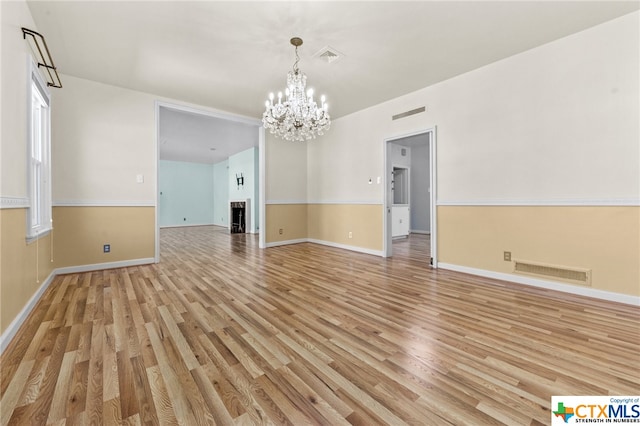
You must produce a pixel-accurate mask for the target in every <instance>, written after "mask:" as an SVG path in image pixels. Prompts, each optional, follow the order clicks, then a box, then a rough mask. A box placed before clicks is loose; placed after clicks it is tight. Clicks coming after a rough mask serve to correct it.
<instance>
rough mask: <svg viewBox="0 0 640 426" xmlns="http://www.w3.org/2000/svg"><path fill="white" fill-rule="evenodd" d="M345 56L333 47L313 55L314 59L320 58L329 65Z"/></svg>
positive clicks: (327, 47)
mask: <svg viewBox="0 0 640 426" xmlns="http://www.w3.org/2000/svg"><path fill="white" fill-rule="evenodd" d="M343 56H344V55H343V54H342V53H340V52H338V51H337V50H336V49H334V48H333V47H331V46H325V47H323V48H322V49H320V50H319V51H318V52H316V54H315V55H313V57H314V58H320V59H322V60H323V61H324V62H326V63H328V64H332V63H334V62H335V61H337V60H338V59H341V58H342V57H343Z"/></svg>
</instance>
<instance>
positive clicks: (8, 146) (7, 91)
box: [0, 1, 57, 199]
mask: <svg viewBox="0 0 640 426" xmlns="http://www.w3.org/2000/svg"><path fill="white" fill-rule="evenodd" d="M0 16H1V20H2V21H1V22H2V26H1V28H0V31H1V34H0V40H1V41H0V47H1V50H0V55H1V56H0V81H1V83H0V84H1V86H0V93H1V94H2V96H1V97H0V98H1V99H0V137H1V139H0V196H1V197H11V198H21V199H26V197H27V196H28V195H27V79H28V66H27V64H28V58H29V55H30V49H29V47H28V44H27V42H26V41H25V40H24V39H23V38H22V30H21V28H22V27H26V28H29V29H31V30H34V31H37V30H38V29H37V28H36V26H35V23H34V22H33V18H32V17H31V13H30V12H29V8H28V7H27V4H26V3H25V2H22V1H11V2H6V1H1V2H0ZM53 90H57V89H53Z"/></svg>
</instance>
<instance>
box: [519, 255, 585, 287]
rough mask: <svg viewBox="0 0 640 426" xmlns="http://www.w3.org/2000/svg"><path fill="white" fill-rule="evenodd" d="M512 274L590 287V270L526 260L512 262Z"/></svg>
mask: <svg viewBox="0 0 640 426" xmlns="http://www.w3.org/2000/svg"><path fill="white" fill-rule="evenodd" d="M513 272H515V273H517V274H526V275H532V276H536V277H539V278H554V279H560V280H562V281H567V282H570V283H572V284H581V285H586V286H591V270H590V269H582V268H572V267H571V268H570V267H566V266H558V265H548V264H544V263H536V262H529V261H526V260H514V262H513Z"/></svg>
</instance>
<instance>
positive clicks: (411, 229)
mask: <svg viewBox="0 0 640 426" xmlns="http://www.w3.org/2000/svg"><path fill="white" fill-rule="evenodd" d="M384 167H385V182H384V184H385V185H384V221H383V226H384V231H383V235H384V241H383V253H384V256H385V257H391V256H393V246H394V241H400V240H404V239H408V238H411V235H414V237H416V238H414V239H418V238H417V236H418V235H419V236H420V237H419V240H420V241H424V242H425V243H426V242H427V241H428V243H427V244H428V245H429V248H430V250H429V251H428V252H427V251H426V250H425V253H428V255H425V258H424V261H425V262H426V263H429V264H431V265H432V266H433V267H434V268H435V267H437V255H438V252H437V247H438V245H437V227H436V224H437V210H436V131H435V127H432V128H428V129H425V130H421V131H418V132H415V133H411V134H407V135H403V136H396V137H392V138H388V139H385V141H384Z"/></svg>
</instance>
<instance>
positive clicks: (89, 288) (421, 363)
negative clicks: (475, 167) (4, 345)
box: [0, 227, 640, 425]
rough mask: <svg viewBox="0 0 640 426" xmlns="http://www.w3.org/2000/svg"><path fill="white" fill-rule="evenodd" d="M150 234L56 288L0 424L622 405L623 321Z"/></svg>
mask: <svg viewBox="0 0 640 426" xmlns="http://www.w3.org/2000/svg"><path fill="white" fill-rule="evenodd" d="M427 238H428V237H425V236H412V237H411V238H410V239H409V240H408V241H404V242H396V243H394V249H395V251H394V254H395V256H394V257H393V258H391V259H386V260H385V259H382V258H378V257H375V256H369V255H364V254H358V253H353V252H347V251H343V250H339V249H334V248H329V247H323V246H319V245H314V244H298V245H294V246H283V247H275V248H271V249H268V250H260V249H258V248H257V237H256V236H253V235H240V234H235V235H229V234H228V233H226V232H225V231H224V230H223V229H222V228H216V227H197V228H175V229H163V230H162V231H161V247H162V259H161V260H162V261H161V263H159V264H157V265H148V266H141V267H131V268H122V269H112V270H105V271H98V272H92V273H83V274H70V275H64V276H59V277H57V278H56V279H55V281H54V282H53V283H52V284H51V286H50V288H49V289H48V290H47V292H46V294H45V295H44V296H43V298H42V300H41V301H40V302H39V304H38V306H37V308H36V309H35V310H34V312H33V313H32V315H31V316H30V317H29V319H28V321H27V322H26V323H25V324H24V326H23V327H22V328H21V330H20V331H19V333H18V334H17V336H16V338H15V339H14V340H13V341H12V343H11V344H10V346H9V348H8V349H7V350H6V351H5V353H4V354H3V356H2V358H1V359H0V363H1V366H0V369H1V380H0V395H1V398H2V399H1V402H0V423H1V424H2V425H6V424H12V425H23V424H54V425H63V424H67V425H71V424H81V425H85V424H97V425H99V424H127V425H133V424H136V425H137V424H185V425H198V424H223V425H233V424H239V425H244V424H278V425H280V424H283V425H285V424H291V425H305V424H323V425H339V424H359V425H378V424H389V425H401V424H414V425H448V424H453V425H467V424H468V425H494V424H507V425H540V424H549V423H550V411H549V408H550V398H551V396H552V395H568V394H571V395H604V394H611V395H628V394H633V395H638V394H640V385H639V383H640V343H639V339H638V337H639V333H640V309H639V308H638V307H633V306H627V305H621V304H615V303H609V302H603V301H597V300H592V299H587V298H583V297H579V296H571V295H566V294H561V293H555V292H552V291H546V290H541V289H533V288H528V287H524V286H519V285H516V284H510V283H505V282H499V281H491V280H487V279H482V278H478V277H473V276H469V275H464V274H458V273H453V272H447V271H440V270H438V271H435V270H432V269H430V268H429V267H428V266H427V265H426V260H423V259H426V258H427V256H428V243H427Z"/></svg>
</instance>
